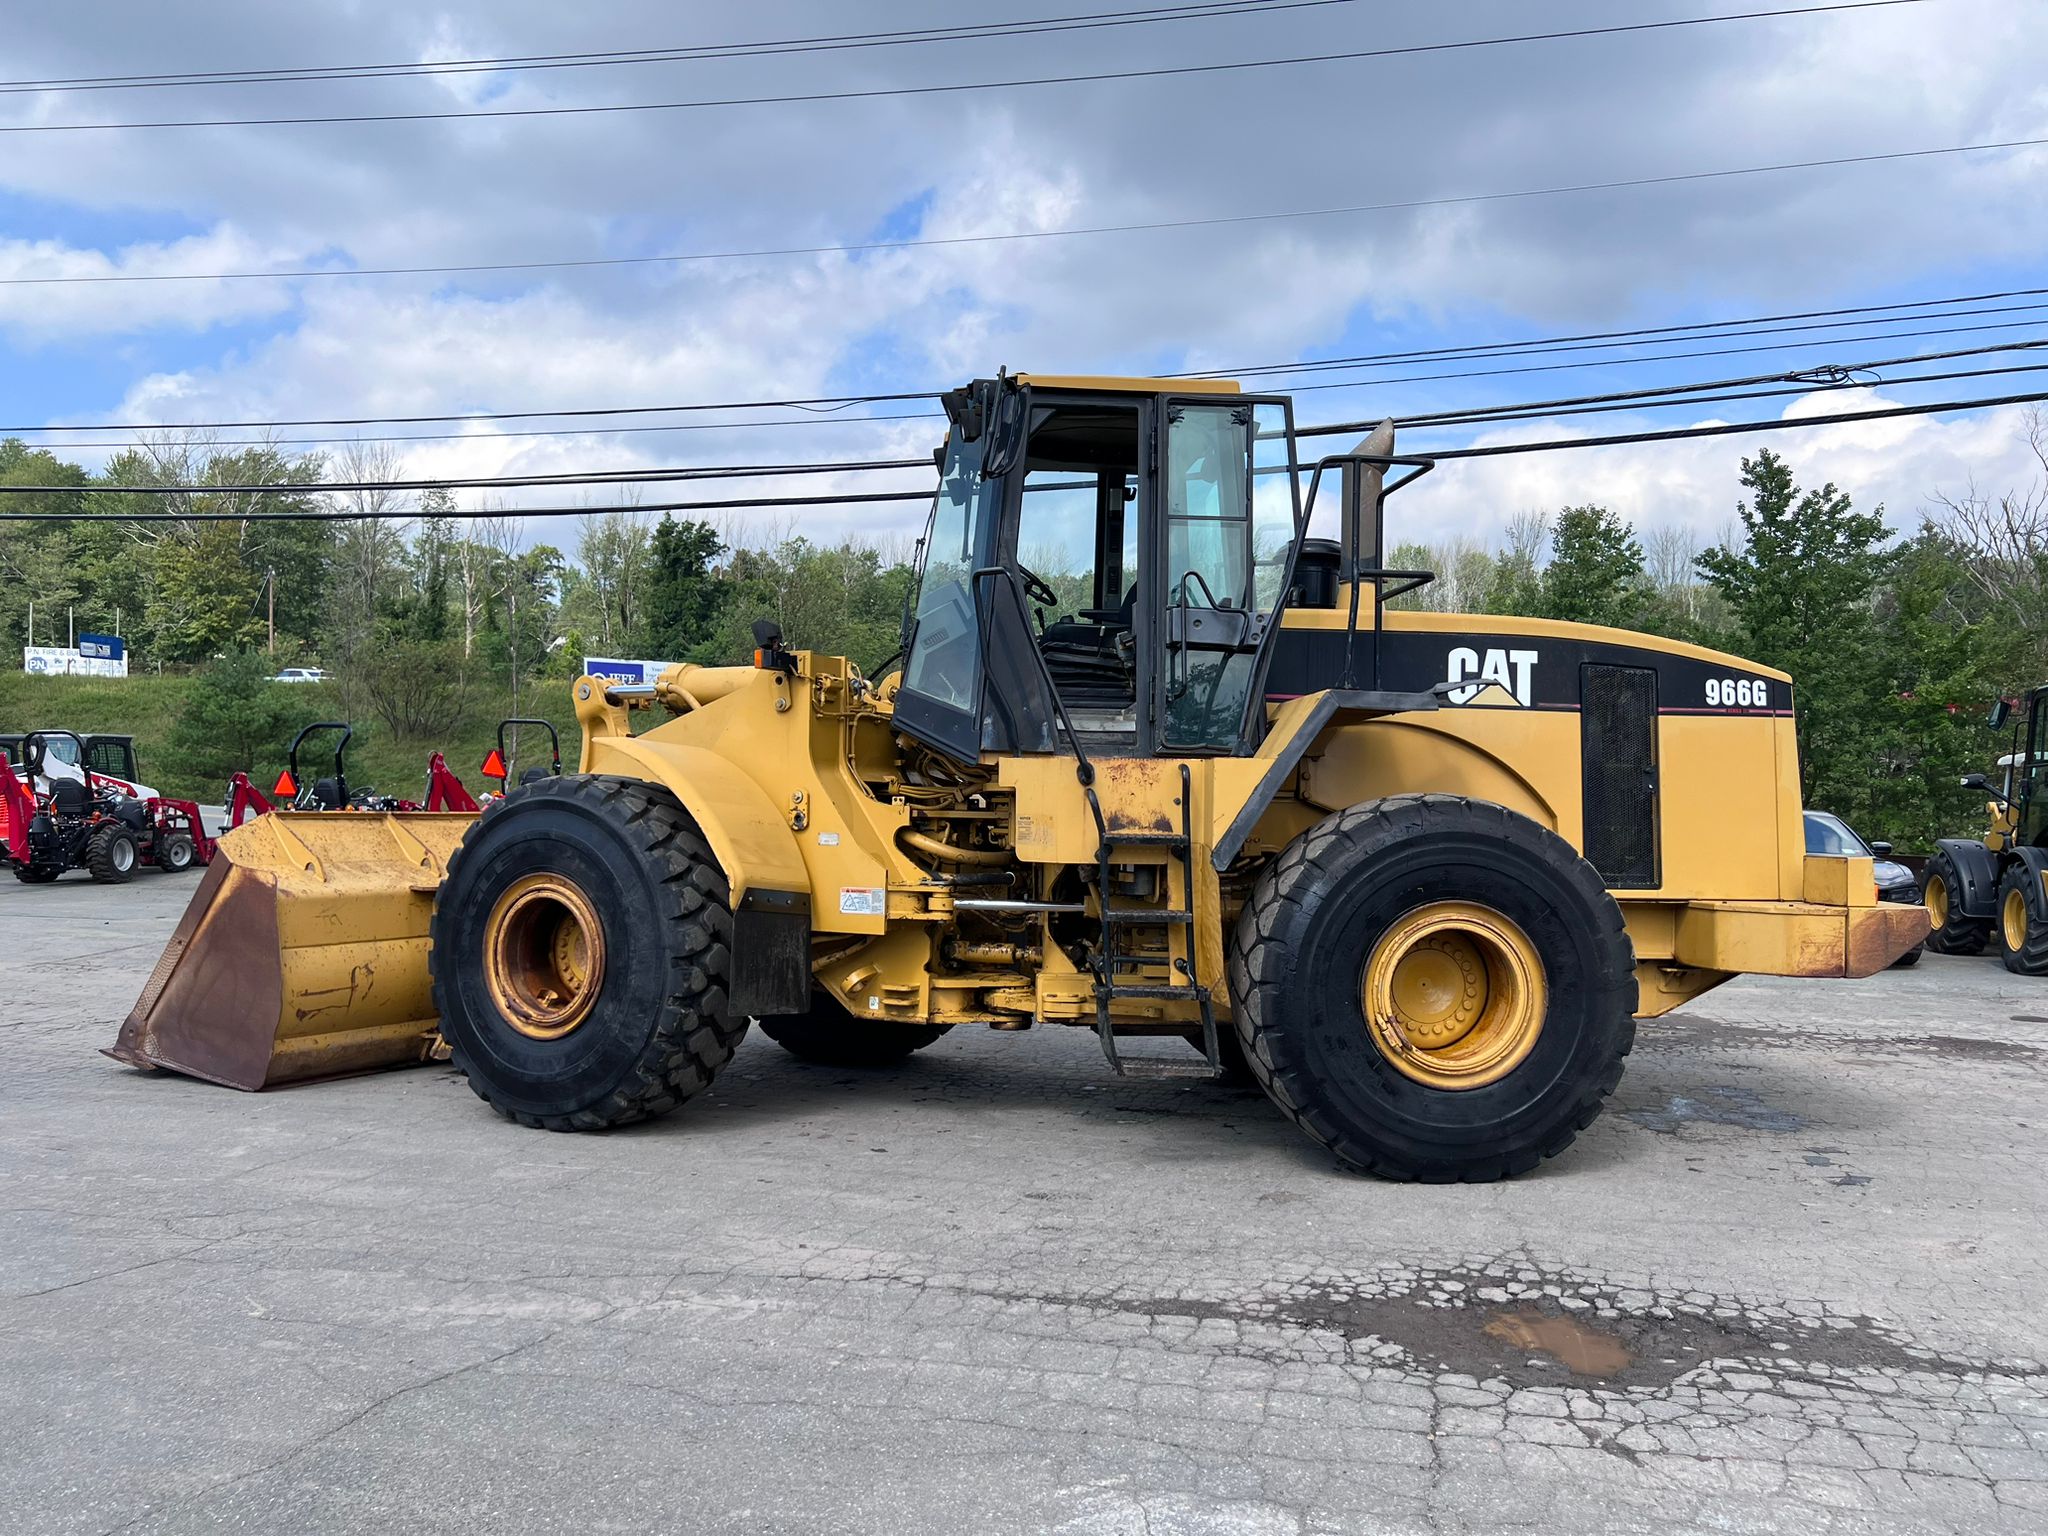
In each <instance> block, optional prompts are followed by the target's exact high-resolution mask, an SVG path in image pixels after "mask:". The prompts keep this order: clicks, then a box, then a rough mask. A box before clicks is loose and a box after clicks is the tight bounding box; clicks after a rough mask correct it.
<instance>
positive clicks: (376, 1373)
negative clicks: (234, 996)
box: [0, 873, 2048, 1536]
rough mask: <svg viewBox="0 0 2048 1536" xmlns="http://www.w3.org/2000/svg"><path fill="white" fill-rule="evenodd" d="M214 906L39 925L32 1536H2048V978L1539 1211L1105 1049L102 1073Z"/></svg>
mask: <svg viewBox="0 0 2048 1536" xmlns="http://www.w3.org/2000/svg"><path fill="white" fill-rule="evenodd" d="M190 889H191V886H190V884H189V883H188V882H185V881H181V880H178V879H175V878H172V877H167V876H159V875H155V874H153V873H144V874H143V875H141V876H139V877H138V878H137V880H136V881H135V883H134V884H133V885H131V886H128V887H125V888H122V889H118V890H109V889H105V888H99V887H94V886H91V885H89V884H85V883H81V882H78V881H74V880H65V881H63V882H60V883H59V884H58V885H55V886H51V887H44V888H39V889H29V888H26V887H16V886H14V884H13V882H7V883H6V886H5V887H4V888H0V998H4V1002H0V1042H4V1045H5V1047H6V1055H7V1062H8V1068H7V1071H6V1073H5V1075H4V1076H0V1423H4V1424H5V1425H6V1431H5V1433H0V1526H4V1528H5V1529H7V1530H10V1531H24V1532H67V1533H68V1532H111V1531H124V1532H185V1531H200V1530H205V1531H249V1532H257V1531H261V1532H272V1531H277V1530H286V1529H289V1530H293V1531H377V1532H385V1531H391V1530H405V1531H428V1532H455V1531H497V1530H504V1529H517V1530H522V1531H535V1532H552V1531H565V1532H566V1531H666V1530H678V1529H690V1530H693V1531H742V1530H745V1531H758V1530H771V1531H778V1532H782V1531H792V1532H809V1531H818V1532H824V1531H831V1532H852V1531H875V1532H891V1533H897V1532H911V1531H970V1530H971V1531H1012V1530H1045V1531H1060V1532H1070V1533H1090V1536H1093V1533H1123V1532H1130V1533H1148V1532H1149V1533H1162V1536H1163V1533H1182V1532H1185V1533H1211V1532H1217V1533H1220V1532H1233V1533H1236V1532H1244V1533H1260V1536H1264V1533H1274V1536H1281V1533H1289V1536H1291V1533H1302V1532H1359V1531H1372V1532H1418V1533H1421V1532H1443V1533H1456V1532H1491V1531H1529V1532H1550V1531H1558V1532H1581V1531H1645V1532H1650V1531H1656V1532H1665V1531H1715V1532H1729V1531H1735V1532H1777V1531H1785V1532H1799V1533H1812V1532H1833V1531H1856V1532H1893V1531H1896V1532H1923V1531H1946V1530H1956V1531H1970V1532H2005V1531H2013V1532H2029V1531H2031V1532H2039V1531H2048V1366H2044V1364H2043V1362H2044V1361H2048V1322H2044V1319H2043V1315H2042V1313H2043V1301H2042V1298H2043V1294H2044V1286H2043V1282H2042V1259H2043V1254H2044V1248H2048V1238H2044V1232H2043V1223H2042V1214H2043V1211H2042V1207H2043V1198H2042V1194H2041V1183H2042V1180H2041V1175H2040V1169H2041V1167H2042V1166H2043V1161H2044V1152H2048V1134H2044V1131H2048V1111H2044V1110H2043V1109H2042V1108H2041V1107H2040V1099H2041V1093H2042V1089H2043V1087H2044V1086H2048V981H2030V980H2027V979H2025V978H2020V977H2012V976H2008V975H2007V974H2006V973H2005V971H2004V970H2003V969H2001V968H2000V967H1999V965H1998V964H1997V962H1996V961H1995V960H1990V959H1975V960H1964V959H1945V958H1942V957H1937V956H1929V957H1928V958H1927V959H1926V960H1925V961H1924V962H1923V963H1922V964H1921V965H1920V966H1919V967H1917V968H1916V969H1913V970H1909V971H1903V972H1894V973H1890V974H1888V975H1886V976H1883V977H1879V978H1875V979H1873V980H1870V981H1866V982H1852V983H1832V984H1830V983H1790V982H1779V981H1757V980H1749V981H1740V982H1736V983H1733V984H1731V985H1729V986H1728V987H1725V988H1723V989H1722V990H1720V991H1718V992H1715V993H1712V994H1709V995H1708V996H1707V997H1705V998H1703V999H1702V1000H1700V1001H1699V1002H1697V1003H1695V1004H1694V1005H1692V1007H1691V1008H1690V1009H1688V1010H1687V1011H1685V1012H1683V1013H1680V1014H1678V1015H1675V1016H1673V1017H1670V1018H1667V1019H1664V1020H1661V1021H1652V1022H1650V1023H1647V1024H1645V1025H1644V1026H1643V1028H1642V1030H1641V1032H1640V1034H1639V1037H1638V1043H1637V1048H1636V1054H1635V1055H1634V1057H1633V1058H1632V1059H1631V1062H1630V1066H1629V1071H1628V1075H1627V1077H1626V1078H1625V1079H1624V1081H1623V1084H1622V1087H1621V1089H1620V1092H1619V1093H1618V1095H1617V1096H1616V1099H1615V1100H1614V1102H1613V1103H1612V1105H1611V1106H1610V1109H1609V1111H1608V1113H1607V1115H1606V1116H1605V1117H1604V1118H1603V1119H1602V1120H1601V1121H1600V1122H1599V1123H1598V1124H1597V1125H1595V1126H1594V1127H1593V1129H1592V1130H1591V1131H1590V1132H1588V1133H1587V1134H1586V1135H1585V1136H1583V1137H1582V1138H1581V1140H1580V1142H1579V1143H1578V1145H1577V1146H1575V1147H1574V1148H1572V1149H1571V1150H1570V1151H1568V1152H1567V1153H1566V1154H1565V1155H1564V1156H1563V1157H1562V1158H1560V1159H1558V1160H1556V1161H1554V1162H1552V1163H1550V1164H1547V1165H1546V1166H1545V1167H1544V1168H1543V1169H1542V1170H1541V1171H1539V1172H1538V1173H1536V1174H1534V1175H1532V1176H1529V1177H1526V1178H1523V1179H1521V1180H1517V1181H1514V1182H1511V1183H1507V1184H1501V1185H1490V1186H1481V1187H1475V1188H1423V1187H1411V1186H1400V1185H1390V1184H1381V1183H1375V1182H1373V1181H1371V1180H1367V1179H1361V1178H1358V1177H1355V1176H1352V1175H1348V1174H1344V1173H1340V1172H1338V1171H1336V1170H1335V1169H1334V1168H1333V1167H1332V1166H1331V1164H1330V1161H1329V1159H1328V1158H1327V1157H1326V1156H1324V1155H1323V1154H1321V1153H1319V1152H1318V1151H1317V1150H1316V1149H1315V1148H1314V1147H1313V1146H1312V1145H1311V1144H1309V1143H1308V1142H1307V1141H1305V1140H1303V1139H1302V1138H1301V1137H1300V1136H1299V1135H1297V1134H1296V1133H1295V1132H1294V1131H1293V1130H1292V1129H1291V1128H1290V1127H1289V1126H1288V1125H1287V1124H1286V1123H1285V1122H1284V1121H1283V1120H1282V1119H1281V1118H1280V1116H1279V1115H1278V1114H1277V1113H1276V1112H1274V1111H1273V1110H1272V1109H1271V1108H1270V1107H1269V1106H1268V1105H1267V1104H1266V1103H1265V1101H1264V1100H1263V1099H1262V1098H1261V1097H1259V1096H1258V1094H1257V1093H1256V1092H1255V1091H1247V1090H1239V1089H1235V1088H1225V1087H1217V1086H1211V1085H1205V1084H1198V1085H1192V1086H1190V1085H1188V1084H1185V1083H1171V1082H1168V1083H1153V1082H1126V1081H1119V1080H1117V1079H1115V1078H1112V1077H1110V1076H1109V1075H1108V1072H1107V1069H1106V1067H1105V1066H1104V1065H1103V1063H1102V1060H1101V1057H1100V1053H1099V1052H1098V1050H1097V1048H1096V1046H1095V1044H1094V1042H1093V1039H1092V1037H1091V1036H1090V1035H1089V1034H1088V1033H1086V1032H1084V1031H1079V1030H1066V1029H1041V1030H1035V1031H1031V1032H1029V1033H1027V1034H1021V1035H1005V1034H997V1033H993V1032H988V1031H979V1030H974V1031H970V1030H964V1029H963V1030H958V1031H955V1033H954V1034H953V1035H952V1036H950V1037H948V1038H947V1039H946V1040H945V1041H943V1042H941V1043H940V1044H939V1045H938V1046H936V1047H934V1048H933V1049H931V1050H929V1051H927V1052H925V1053H923V1054H921V1055H920V1056H918V1057H916V1058H914V1059H913V1060H912V1061H911V1062H910V1063H909V1064H908V1065H906V1066H903V1067H901V1068H897V1069H891V1070H887V1071H882V1072H871V1073H870V1072H853V1071H844V1070H834V1069H827V1068H816V1067H806V1066H803V1065H800V1064H799V1063H797V1062H796V1061H794V1060H793V1059H792V1058H789V1057H787V1056H785V1055H783V1054H782V1053H781V1052H780V1051H779V1050H778V1049H777V1048H776V1047H775V1046H774V1045H773V1044H771V1043H770V1042H768V1041H767V1040H765V1039H763V1038H762V1037H760V1036H759V1035H758V1034H756V1035H754V1036H751V1037H750V1038H749V1039H748V1041H747V1043H746V1044H745V1045H744V1046H743V1047H742V1048H741V1051H740V1054H739V1056H738V1057H737V1059H736V1060H735V1062H734V1063H733V1066H732V1067H731V1068H730V1069H729V1070H728V1071H727V1073H726V1074H725V1076H723V1077H722V1078H721V1079H720V1080H719V1083H718V1085H717V1086H716V1088H715V1089H714V1090H713V1092H712V1094H711V1095H709V1096H708V1097H706V1098H704V1099H701V1100H699V1101H697V1102H696V1103H693V1104H692V1105H690V1106H687V1107H686V1108H685V1109H684V1110H683V1111H682V1112H681V1113H679V1114H678V1115H676V1116H673V1117H671V1118H670V1119H668V1120H665V1121H661V1122H657V1123H656V1124H653V1125H649V1126H642V1127H635V1128H632V1129H629V1130H626V1131H622V1132H615V1133H613V1134H610V1135H607V1136H602V1137H578V1136H559V1135H549V1134H547V1133H543V1132H532V1131H523V1130H520V1129H518V1128H516V1127H513V1126H511V1125H509V1124H507V1123H505V1122H503V1121H500V1120H498V1119H497V1118H496V1117H494V1116H493V1115H492V1114H491V1113H490V1112H489V1111H488V1110H486V1109H485V1108H484V1107H483V1106H482V1105H481V1104H480V1103H479V1102H478V1101H477V1100H476V1099H475V1098H474V1097H473V1096H472V1095H471V1094H470V1093H469V1091H468V1089H467V1088H466V1087H465V1086H464V1085H463V1083H462V1082H461V1080H460V1079H459V1078H457V1077H456V1076H454V1075H453V1074H452V1073H450V1072H448V1071H446V1070H445V1069H439V1068H431V1069H422V1070H418V1071H412V1072H400V1073H391V1074H384V1075H381V1076H375V1077H365V1078H356V1079H351V1080H348V1081H344V1082H336V1083H328V1084H321V1085H316V1086H312V1087H305V1088H296V1089H290V1090H286V1091H283V1092H277V1093H269V1094H261V1095H244V1094H238V1093H234V1092H231V1091H228V1090H225V1089H221V1088H216V1087H212V1086H209V1085H206V1084H202V1083H197V1082H192V1081H188V1080H183V1079H178V1078H173V1077H169V1076H164V1075H145V1074H140V1073H136V1072H132V1071H129V1070H127V1069H125V1068H122V1067H119V1066H116V1065H115V1064H114V1063H112V1062H110V1061H107V1060H105V1059H103V1058H101V1057H100V1056H98V1055H96V1054H95V1051H96V1049H97V1048H98V1047H100V1046H103V1045H106V1044H108V1043H110V1042H111V1041H112V1039H113V1035H114V1030H115V1027H116V1025H117V1023H118V1021H119V1020H120V1018H121V1016H122V1015H123V1014H124V1013H125V1012H126V1011H127V1008H128V1006H129V1004H130V1003H131V1002H132V1001H133V999H134V996H135V994H136V992H137V991H139V990H140V987H141V985H142V982H143V979H144V978H145V976H146V975H147V973H148V970H149V967H150V966H151V964H152V963H153V962H154V960H155V957H156V954H157V952H158V950H159V948H160V946H161V944H162V942H163V939H164V938H165V937H166V936H167V935H168V934H169V931H170V928H171V926H172V924H173V923H174V921H175V919H176V917H177V914H178V912H179V911H180V910H181V908H182V906H183V903H184V899H185V897H186V896H187V895H188V894H189V892H190Z"/></svg>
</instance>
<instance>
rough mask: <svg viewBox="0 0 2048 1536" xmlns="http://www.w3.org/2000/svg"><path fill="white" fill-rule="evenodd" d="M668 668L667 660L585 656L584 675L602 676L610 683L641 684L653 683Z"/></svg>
mask: <svg viewBox="0 0 2048 1536" xmlns="http://www.w3.org/2000/svg"><path fill="white" fill-rule="evenodd" d="M667 670H668V663H667V662H665V661H619V660H615V659H613V658H611V657H608V656H586V657H584V658H583V675H584V676H585V677H601V678H603V679H604V680H605V681H606V682H608V683H614V684H621V685H639V684H642V683H651V682H653V681H654V680H655V679H656V678H657V677H659V676H661V674H662V673H663V672H665V671H667Z"/></svg>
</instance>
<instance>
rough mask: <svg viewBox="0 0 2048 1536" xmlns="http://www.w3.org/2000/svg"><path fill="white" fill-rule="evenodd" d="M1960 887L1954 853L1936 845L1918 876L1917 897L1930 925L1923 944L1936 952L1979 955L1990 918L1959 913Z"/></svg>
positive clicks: (1959, 872)
mask: <svg viewBox="0 0 2048 1536" xmlns="http://www.w3.org/2000/svg"><path fill="white" fill-rule="evenodd" d="M1964 889H1965V886H1964V884H1963V875H1962V871H1961V870H1959V869H1957V868H1956V861H1955V856H1954V855H1953V854H1951V853H1950V852H1949V851H1948V850H1947V849H1946V848H1936V849H1935V850H1934V854H1933V857H1931V858H1929V859H1928V861H1927V869H1926V872H1925V873H1924V874H1922V875H1921V877H1920V899H1921V900H1922V901H1923V902H1925V903H1926V905H1927V920H1928V921H1929V922H1930V923H1932V924H1933V925H1934V927H1933V931H1932V932H1931V933H1929V934H1928V935H1927V947H1928V948H1929V949H1931V950H1933V951H1934V952H1935V953H1936V954H1937V955H1981V954H1983V953H1984V946H1985V945H1986V944H1988V943H1989V942H1990V941H1991V924H1992V919H1990V918H1988V917H1966V916H1964V915H1963V909H1962V892H1963V891H1964Z"/></svg>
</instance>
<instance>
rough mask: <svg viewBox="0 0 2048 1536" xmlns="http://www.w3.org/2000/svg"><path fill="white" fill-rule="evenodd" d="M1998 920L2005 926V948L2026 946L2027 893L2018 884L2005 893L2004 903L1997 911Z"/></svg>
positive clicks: (2023, 947)
mask: <svg viewBox="0 0 2048 1536" xmlns="http://www.w3.org/2000/svg"><path fill="white" fill-rule="evenodd" d="M1999 922H2000V923H2002V924H2003V925H2004V927H2005V947H2006V948H2007V949H2025V948H2026V947H2027V893H2026V892H2025V891H2022V890H2021V889H2020V888H2019V887H2018V886H2014V887H2013V888H2012V889H2011V890H2009V891H2007V892H2006V893H2005V904H2004V906H2003V908H2002V909H2001V910H2000V912H1999Z"/></svg>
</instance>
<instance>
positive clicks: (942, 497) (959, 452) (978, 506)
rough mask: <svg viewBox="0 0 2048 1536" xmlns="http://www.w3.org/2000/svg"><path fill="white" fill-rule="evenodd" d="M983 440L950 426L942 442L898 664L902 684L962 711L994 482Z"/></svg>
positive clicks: (971, 677)
mask: <svg viewBox="0 0 2048 1536" xmlns="http://www.w3.org/2000/svg"><path fill="white" fill-rule="evenodd" d="M983 441H984V440H983V439H977V440H976V441H974V442H971V443H970V442H968V441H966V440H965V439H964V438H963V437H962V436H961V435H960V429H959V428H958V427H955V428H954V429H953V435H952V438H951V439H950V441H949V442H948V443H947V445H946V463H945V468H944V470H943V472H942V474H941V476H940V480H939V493H938V497H937V499H936V501H935V502H934V503H933V506H932V518H931V526H930V528H929V529H928V530H927V531H926V533H925V541H924V570H923V572H922V573H921V576H920V580H919V584H918V592H917V617H916V619H915V620H914V621H913V627H912V630H911V640H910V656H909V659H908V660H907V661H906V662H905V663H904V668H903V686H904V687H905V688H906V689H907V690H909V691H911V692H913V693H920V694H923V695H924V696H925V697H927V698H929V699H932V700H935V701H936V702H938V703H940V704H943V705H945V706H946V707H947V708H949V709H953V710H961V711H967V712H972V711H973V710H974V708H975V695H976V685H977V683H978V682H979V680H980V674H981V641H980V635H979V632H978V629H977V626H976V624H975V615H974V594H973V577H974V569H975V561H976V560H977V559H978V558H979V552H980V550H981V547H982V531H983V529H984V528H985V527H986V526H987V520H988V517H989V516H990V514H991V511H992V507H991V503H992V501H993V488H994V482H991V481H988V480H984V479H983V478H982V474H981V467H982V443H983Z"/></svg>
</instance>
